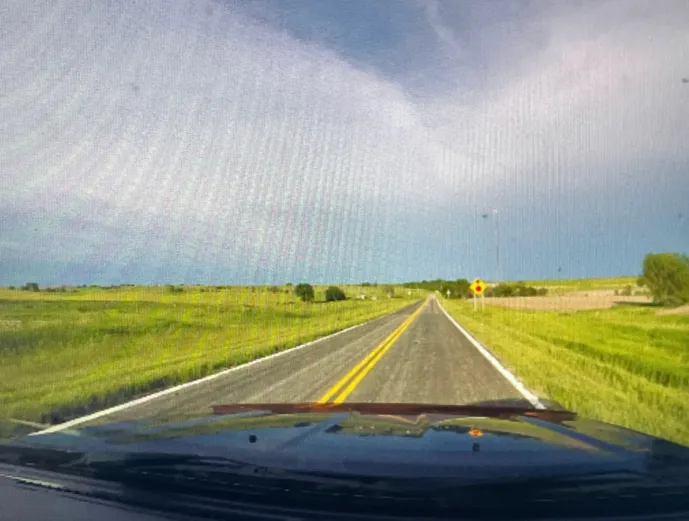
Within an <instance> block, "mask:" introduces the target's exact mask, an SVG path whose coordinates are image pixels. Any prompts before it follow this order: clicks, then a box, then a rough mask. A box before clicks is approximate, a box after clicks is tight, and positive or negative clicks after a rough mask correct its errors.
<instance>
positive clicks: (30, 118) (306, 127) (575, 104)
mask: <svg viewBox="0 0 689 521" xmlns="http://www.w3.org/2000/svg"><path fill="white" fill-rule="evenodd" d="M0 19H1V20H3V22H2V23H3V26H2V31H0V284H5V285H10V284H22V283H24V282H26V281H29V280H36V281H38V282H39V283H41V284H43V285H58V284H82V283H84V284H90V283H97V284H114V283H123V282H131V283H154V284H159V283H169V282H171V283H184V282H186V283H196V282H198V283H225V284H231V283H241V284H247V283H281V282H286V281H300V280H308V281H313V282H358V281H364V280H377V281H403V280H420V279H429V278H436V277H444V278H445V277H447V278H458V277H467V278H473V277H476V276H482V277H485V278H487V279H491V278H494V277H496V276H498V275H499V276H501V277H503V278H510V279H531V278H541V277H542V278H552V277H586V276H612V275H623V274H635V273H637V272H638V271H639V267H640V265H641V261H642V259H643V256H644V254H645V253H647V252H651V251H654V252H657V251H680V252H688V251H689V139H688V138H687V136H688V135H689V84H686V83H682V78H686V77H688V76H689V53H688V52H687V49H689V32H687V31H686V27H688V26H689V4H687V3H686V2H685V1H684V0H679V1H674V2H673V1H665V2H660V3H658V2H638V1H635V0H603V1H596V2H593V1H580V2H569V1H567V2H565V1H559V2H558V1H553V2H541V1H529V2H527V1H523V2H515V1H499V2H497V1H496V2H482V1H475V2H454V1H446V2H444V1H433V0H419V1H412V0H409V1H399V2H383V1H381V2H370V1H364V0H350V1H339V0H337V1H335V0H332V1H328V0H283V1H278V0H253V1H252V0H237V1H229V0H194V1H191V0H172V1H169V0H166V1H163V0H151V1H147V2H131V1H124V0H121V1H113V2H108V3H92V2H87V1H86V0H83V1H82V0H55V1H47V0H45V1H42V2H41V1H39V2H32V3H30V4H27V3H26V2H23V1H20V0H0ZM494 208H497V209H498V214H497V216H498V219H497V220H496V218H495V217H496V214H495V213H491V210H492V209H494ZM484 213H489V214H490V216H489V217H488V218H486V219H483V218H482V217H481V214H484ZM496 226H499V243H500V265H499V266H498V263H497V262H496V243H497V242H498V241H497V234H496Z"/></svg>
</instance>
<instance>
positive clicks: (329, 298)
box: [325, 286, 347, 302]
mask: <svg viewBox="0 0 689 521" xmlns="http://www.w3.org/2000/svg"><path fill="white" fill-rule="evenodd" d="M346 299H347V296H346V295H345V292H344V291H342V290H341V289H340V288H338V287H337V286H330V287H329V288H328V289H326V290H325V301H326V302H334V301H336V300H346Z"/></svg>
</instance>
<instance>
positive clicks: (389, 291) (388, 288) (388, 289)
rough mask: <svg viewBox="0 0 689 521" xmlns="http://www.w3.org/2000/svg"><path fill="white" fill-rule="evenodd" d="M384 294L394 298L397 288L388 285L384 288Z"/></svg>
mask: <svg viewBox="0 0 689 521" xmlns="http://www.w3.org/2000/svg"><path fill="white" fill-rule="evenodd" d="M383 293H385V294H386V295H388V296H389V297H391V298H392V297H394V296H395V287H394V286H391V285H389V284H387V285H385V286H383Z"/></svg>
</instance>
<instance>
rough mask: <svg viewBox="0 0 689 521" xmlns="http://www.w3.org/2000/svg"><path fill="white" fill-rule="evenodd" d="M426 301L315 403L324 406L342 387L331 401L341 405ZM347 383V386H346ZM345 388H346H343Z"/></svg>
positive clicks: (421, 309)
mask: <svg viewBox="0 0 689 521" xmlns="http://www.w3.org/2000/svg"><path fill="white" fill-rule="evenodd" d="M427 303H428V300H426V302H424V303H423V304H422V305H421V306H420V307H419V309H417V310H416V311H414V313H412V314H411V316H409V318H407V319H406V320H405V321H404V322H402V324H400V326H399V327H398V328H397V329H395V330H394V331H393V332H392V333H390V335H388V336H387V337H386V338H385V340H383V341H382V342H381V343H380V344H378V345H377V346H376V347H375V348H374V349H373V350H372V351H371V352H370V353H369V354H368V355H366V357H365V358H364V359H363V360H362V361H361V362H359V363H358V364H357V365H356V366H354V368H353V369H352V370H351V371H349V372H348V373H347V374H346V375H345V376H344V378H342V379H341V380H340V381H339V382H337V383H336V384H335V385H333V386H332V387H331V388H330V389H329V390H328V392H327V393H325V394H324V395H323V396H322V397H321V398H320V400H318V402H317V403H319V404H324V403H328V401H329V400H330V399H331V398H332V397H333V396H335V395H336V394H337V393H338V392H340V391H341V390H342V389H343V387H344V390H342V392H340V394H339V396H337V398H335V399H334V400H333V402H332V403H342V402H343V401H344V400H345V399H346V398H347V396H349V395H350V394H351V392H352V391H353V390H354V388H355V387H356V386H357V385H358V384H359V382H361V380H362V379H363V378H364V376H366V374H368V372H369V371H370V370H371V369H372V368H373V366H374V365H376V363H377V362H378V360H380V359H381V358H382V357H383V355H384V354H385V353H386V352H387V351H388V349H390V347H392V345H393V344H394V343H395V341H396V340H397V339H398V338H399V337H400V336H401V335H402V333H404V331H405V330H406V329H407V328H408V327H409V326H410V325H411V323H412V322H413V321H414V319H415V318H416V317H417V316H419V315H420V314H421V312H422V311H423V310H424V308H425V307H426V304H427ZM348 383H349V385H347V384H348ZM345 386H346V387H345Z"/></svg>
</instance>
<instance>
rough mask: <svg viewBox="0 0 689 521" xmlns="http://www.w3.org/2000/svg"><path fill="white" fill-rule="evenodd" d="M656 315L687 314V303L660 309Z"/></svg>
mask: <svg viewBox="0 0 689 521" xmlns="http://www.w3.org/2000/svg"><path fill="white" fill-rule="evenodd" d="M658 315H689V304H686V305H684V306H679V307H677V308H670V309H661V310H660V311H658Z"/></svg>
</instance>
